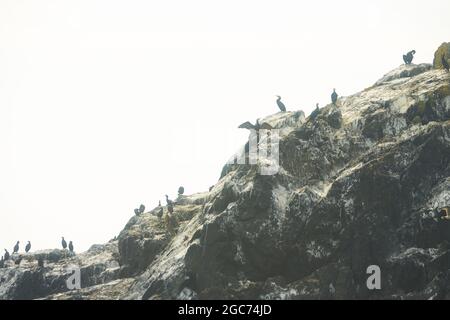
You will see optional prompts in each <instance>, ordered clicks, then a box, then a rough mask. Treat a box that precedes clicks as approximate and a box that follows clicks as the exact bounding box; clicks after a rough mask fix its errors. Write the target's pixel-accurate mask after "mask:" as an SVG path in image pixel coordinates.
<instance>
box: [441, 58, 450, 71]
mask: <svg viewBox="0 0 450 320" xmlns="http://www.w3.org/2000/svg"><path fill="white" fill-rule="evenodd" d="M441 62H442V66H443V67H444V69H445V70H447V72H448V71H449V69H450V66H449V65H448V60H447V58H446V57H445V53H444V54H443V55H442V57H441Z"/></svg>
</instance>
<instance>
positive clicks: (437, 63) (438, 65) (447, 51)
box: [433, 42, 450, 69]
mask: <svg viewBox="0 0 450 320" xmlns="http://www.w3.org/2000/svg"><path fill="white" fill-rule="evenodd" d="M443 55H445V57H446V58H447V61H449V63H450V42H444V43H443V44H441V46H440V47H439V48H438V49H437V51H436V52H435V54H434V60H433V67H434V68H435V69H443V68H444V67H443V66H442V56H443Z"/></svg>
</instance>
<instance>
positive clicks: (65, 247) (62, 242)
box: [61, 237, 67, 249]
mask: <svg viewBox="0 0 450 320" xmlns="http://www.w3.org/2000/svg"><path fill="white" fill-rule="evenodd" d="M61 245H62V247H63V249H67V242H66V240H64V237H62V240H61Z"/></svg>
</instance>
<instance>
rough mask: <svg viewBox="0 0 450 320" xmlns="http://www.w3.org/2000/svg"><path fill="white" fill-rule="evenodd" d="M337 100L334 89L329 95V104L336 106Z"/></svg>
mask: <svg viewBox="0 0 450 320" xmlns="http://www.w3.org/2000/svg"><path fill="white" fill-rule="evenodd" d="M337 100H338V94H337V93H336V89H333V93H332V94H331V102H332V103H333V104H336V102H337Z"/></svg>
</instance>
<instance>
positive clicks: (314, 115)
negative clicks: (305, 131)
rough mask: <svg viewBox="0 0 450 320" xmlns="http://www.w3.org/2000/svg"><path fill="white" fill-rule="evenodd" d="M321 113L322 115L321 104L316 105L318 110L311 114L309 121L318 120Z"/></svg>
mask: <svg viewBox="0 0 450 320" xmlns="http://www.w3.org/2000/svg"><path fill="white" fill-rule="evenodd" d="M319 113H320V108H319V104H318V103H317V104H316V109H315V110H314V111H313V112H311V115H310V116H309V119H310V120H315V119H316V118H317V116H318V115H319Z"/></svg>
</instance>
